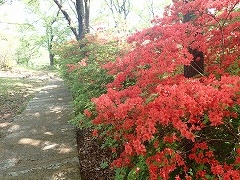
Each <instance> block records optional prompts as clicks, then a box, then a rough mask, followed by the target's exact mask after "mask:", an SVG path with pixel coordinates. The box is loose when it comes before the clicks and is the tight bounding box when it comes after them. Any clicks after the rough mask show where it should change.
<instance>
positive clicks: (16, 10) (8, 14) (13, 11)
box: [0, 0, 169, 29]
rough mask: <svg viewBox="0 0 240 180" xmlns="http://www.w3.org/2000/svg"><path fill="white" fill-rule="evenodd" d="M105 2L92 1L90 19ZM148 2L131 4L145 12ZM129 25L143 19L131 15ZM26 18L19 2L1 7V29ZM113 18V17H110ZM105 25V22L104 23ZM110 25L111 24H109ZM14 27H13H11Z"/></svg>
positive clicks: (137, 1) (97, 13) (159, 0)
mask: <svg viewBox="0 0 240 180" xmlns="http://www.w3.org/2000/svg"><path fill="white" fill-rule="evenodd" d="M103 1H104V0H92V1H91V4H90V11H91V12H90V18H91V17H92V18H91V19H94V18H96V17H97V16H98V15H99V12H100V11H101V10H102V9H101V4H102V2H103ZM146 1H147V0H132V1H131V2H132V3H133V5H134V8H136V9H139V10H142V11H144V10H145V9H146V7H144V6H143V4H144V2H146ZM166 1H169V0H154V2H155V3H159V2H166ZM130 16H131V17H129V18H128V19H129V22H130V23H129V24H131V25H134V26H137V24H136V23H138V22H139V21H140V20H141V18H139V16H137V15H134V14H133V13H130ZM26 17H28V18H29V15H27V13H26V12H25V11H24V5H23V4H22V3H21V2H19V1H13V3H12V4H11V5H8V4H4V5H1V6H0V29H4V28H5V27H6V26H7V24H5V23H3V22H8V23H24V22H25V19H26ZM109 18H111V15H110V16H109ZM103 23H105V22H103ZM107 23H109V22H107ZM11 27H12V26H11Z"/></svg>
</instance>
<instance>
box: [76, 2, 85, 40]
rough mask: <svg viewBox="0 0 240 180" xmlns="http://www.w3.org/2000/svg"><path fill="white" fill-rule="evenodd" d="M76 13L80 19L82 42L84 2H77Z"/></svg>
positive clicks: (79, 37)
mask: <svg viewBox="0 0 240 180" xmlns="http://www.w3.org/2000/svg"><path fill="white" fill-rule="evenodd" d="M76 11H77V19H78V40H81V39H82V38H83V37H84V28H83V25H84V23H83V20H84V6H83V0H76Z"/></svg>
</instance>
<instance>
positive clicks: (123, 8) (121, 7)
mask: <svg viewBox="0 0 240 180" xmlns="http://www.w3.org/2000/svg"><path fill="white" fill-rule="evenodd" d="M105 3H106V4H107V6H108V8H109V10H110V12H111V15H112V17H113V19H114V23H115V28H119V26H120V25H121V23H124V24H126V22H127V17H128V15H129V12H130V9H131V6H132V4H131V3H130V0H105Z"/></svg>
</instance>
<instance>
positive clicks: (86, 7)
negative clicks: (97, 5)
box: [84, 0, 90, 33]
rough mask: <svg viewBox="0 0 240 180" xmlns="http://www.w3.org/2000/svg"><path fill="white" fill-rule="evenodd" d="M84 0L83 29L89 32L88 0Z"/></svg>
mask: <svg viewBox="0 0 240 180" xmlns="http://www.w3.org/2000/svg"><path fill="white" fill-rule="evenodd" d="M84 1H85V29H86V33H90V27H89V17H90V0H84Z"/></svg>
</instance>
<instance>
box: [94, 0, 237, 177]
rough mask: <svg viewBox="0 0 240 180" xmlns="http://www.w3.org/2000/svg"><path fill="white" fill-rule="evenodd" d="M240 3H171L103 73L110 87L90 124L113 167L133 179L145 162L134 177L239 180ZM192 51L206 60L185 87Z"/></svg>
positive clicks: (99, 100) (97, 100)
mask: <svg viewBox="0 0 240 180" xmlns="http://www.w3.org/2000/svg"><path fill="white" fill-rule="evenodd" d="M238 3H239V0H231V1H230V0H222V1H218V0H217V1H213V0H195V1H189V2H186V1H180V0H175V1H174V3H173V5H172V6H169V7H167V8H166V11H165V16H164V17H163V18H161V19H160V18H157V19H155V20H153V21H152V22H154V23H155V25H154V26H153V27H151V28H149V29H145V30H143V31H141V32H137V33H136V34H134V35H133V36H131V37H129V38H128V42H129V43H131V44H132V45H133V46H134V48H132V49H131V50H130V51H129V52H128V53H127V54H125V55H124V57H119V58H117V59H116V61H115V62H109V63H107V64H105V65H104V66H103V68H105V69H107V70H108V73H109V74H111V75H114V76H115V79H114V81H113V82H111V83H108V84H107V88H108V89H107V93H105V94H102V95H101V96H100V97H98V98H93V99H92V102H94V103H95V106H96V109H95V112H94V113H95V114H97V115H96V117H95V118H94V119H93V121H92V123H93V124H94V125H96V127H97V128H98V129H101V131H102V132H103V136H104V135H106V136H107V137H108V138H109V137H112V138H113V139H114V142H117V143H116V144H117V145H116V144H114V147H115V146H118V147H119V148H117V149H118V150H119V154H120V156H119V159H116V160H115V161H114V162H113V166H115V167H117V168H121V167H128V168H130V169H131V170H134V171H135V169H136V168H137V167H139V166H138V165H139V163H140V161H138V159H139V158H140V157H143V159H144V160H145V166H144V167H147V169H146V168H145V169H143V168H140V170H139V171H138V174H141V171H146V172H145V176H146V174H148V177H149V179H158V178H159V177H161V179H172V178H176V179H181V178H185V179H194V178H196V179H201V178H202V179H208V177H209V178H213V179H214V178H216V177H221V178H223V179H231V178H233V179H239V176H240V175H239V174H240V171H239V168H238V167H239V148H237V145H238V144H239V134H238V128H239V104H240V98H239V89H240V77H239V58H238V57H239V42H240V41H239V33H240V32H239V22H238V21H237V17H239V12H237V11H236V8H237V4H238ZM186 18H188V20H187V21H186ZM190 49H197V50H198V51H201V52H202V53H203V54H204V61H205V62H204V64H205V72H204V74H202V73H201V74H200V75H197V76H196V77H194V78H190V79H188V78H185V77H184V76H183V66H184V65H190V62H191V61H192V59H193V57H194V54H193V53H192V52H191V51H190ZM196 61H197V59H196ZM106 132H107V133H106ZM211 132H213V134H211ZM223 134H224V135H223ZM219 144H221V145H222V146H226V150H227V151H228V157H227V156H226V154H225V155H224V152H223V151H222V150H220V149H219V147H218V145H219ZM237 152H238V153H237ZM136 157H138V158H136ZM227 159H230V160H231V161H228V160H227ZM141 163H142V160H141ZM130 174H131V173H130Z"/></svg>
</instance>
